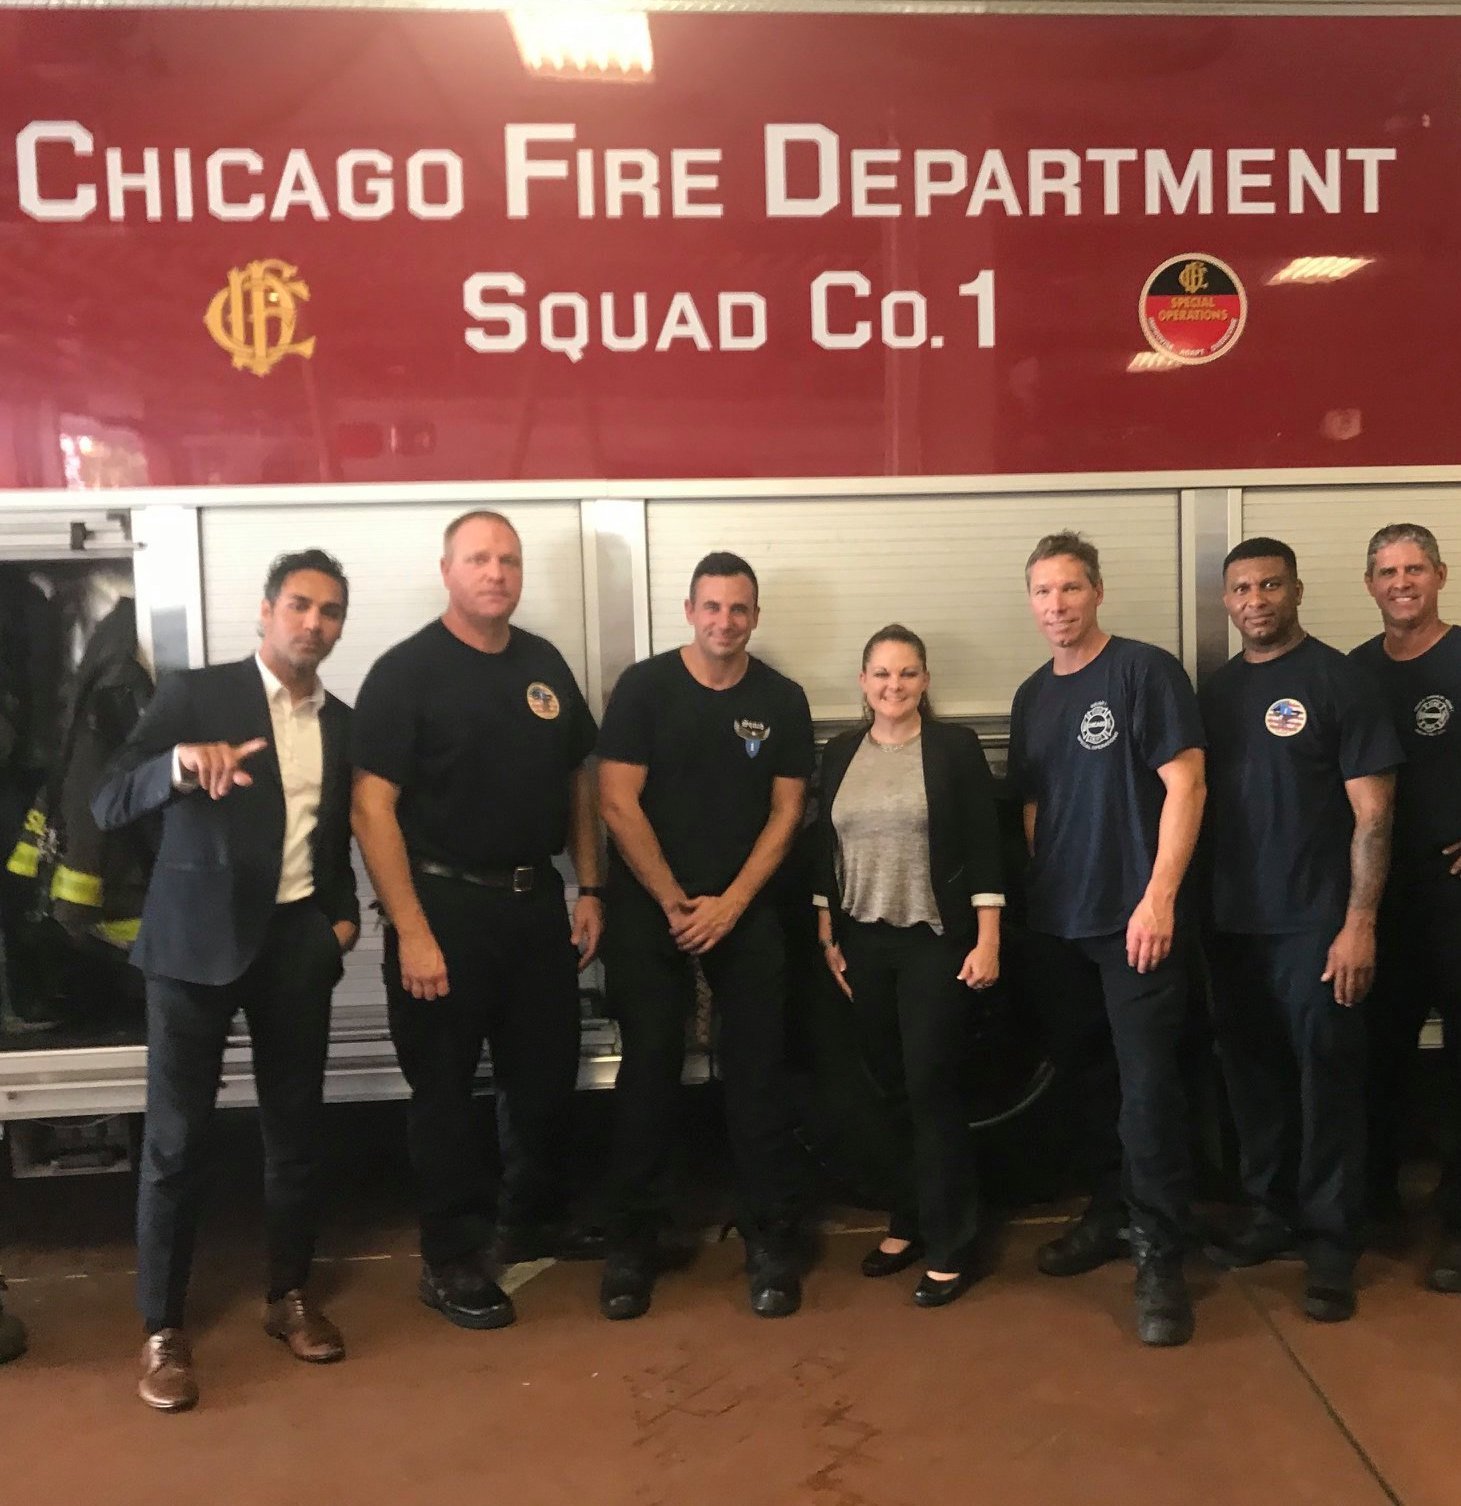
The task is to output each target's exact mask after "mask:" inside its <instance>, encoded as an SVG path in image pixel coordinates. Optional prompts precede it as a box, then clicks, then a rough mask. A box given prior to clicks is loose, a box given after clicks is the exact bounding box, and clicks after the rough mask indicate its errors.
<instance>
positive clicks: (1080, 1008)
mask: <svg viewBox="0 0 1461 1506" xmlns="http://www.w3.org/2000/svg"><path fill="white" fill-rule="evenodd" d="M1188 944H1189V943H1188V938H1187V936H1186V934H1185V932H1184V931H1183V930H1182V929H1180V928H1179V930H1178V933H1177V938H1176V941H1175V942H1174V944H1173V947H1172V951H1171V953H1170V955H1169V956H1168V957H1167V959H1166V960H1165V961H1164V962H1162V963H1161V964H1160V966H1158V967H1156V968H1155V969H1153V970H1152V971H1151V972H1148V973H1139V972H1137V970H1136V969H1135V968H1134V967H1132V966H1131V964H1130V963H1129V962H1127V960H1126V933H1125V932H1124V931H1118V932H1115V933H1113V934H1111V935H1109V936H1084V937H1077V938H1074V939H1065V938H1062V937H1058V936H1049V935H1043V934H1038V933H1035V934H1031V935H1030V936H1029V937H1028V938H1027V939H1026V941H1025V944H1024V945H1023V946H1022V947H1021V957H1020V962H1021V966H1022V967H1023V968H1025V969H1026V970H1027V977H1028V979H1029V991H1030V992H1031V994H1032V995H1033V996H1034V997H1035V998H1036V999H1037V1000H1038V1008H1039V1011H1040V1021H1041V1025H1042V1027H1043V1029H1044V1031H1045V1037H1046V1047H1047V1049H1048V1050H1049V1052H1050V1057H1051V1060H1052V1062H1053V1063H1054V1064H1055V1066H1056V1068H1057V1069H1058V1070H1059V1071H1060V1072H1061V1073H1062V1075H1063V1076H1064V1077H1065V1078H1066V1079H1067V1081H1068V1082H1070V1083H1071V1084H1072V1085H1073V1086H1074V1087H1075V1089H1076V1095H1075V1108H1076V1112H1077V1113H1078V1114H1079V1115H1080V1123H1079V1126H1078V1133H1079V1136H1080V1139H1079V1144H1080V1147H1081V1149H1080V1156H1081V1160H1082V1166H1081V1170H1082V1171H1084V1172H1085V1173H1086V1175H1087V1177H1088V1179H1089V1182H1090V1186H1091V1200H1092V1208H1093V1211H1097V1212H1100V1213H1102V1214H1105V1215H1107V1216H1110V1217H1112V1218H1115V1217H1118V1216H1119V1209H1120V1207H1121V1204H1122V1201H1123V1199H1124V1201H1125V1203H1126V1208H1127V1216H1128V1218H1129V1221H1130V1226H1131V1229H1132V1232H1133V1234H1134V1235H1135V1236H1137V1237H1139V1238H1140V1240H1141V1241H1142V1242H1143V1243H1144V1244H1145V1245H1146V1246H1148V1247H1149V1248H1150V1249H1151V1250H1152V1251H1153V1252H1154V1253H1157V1254H1176V1253H1179V1252H1180V1251H1181V1250H1182V1249H1183V1247H1184V1246H1185V1244H1186V1241H1187V1227H1188V1220H1189V1209H1190V1203H1191V1197H1192V1133H1191V1115H1190V1110H1189V1106H1188V1101H1187V1092H1186V1088H1185V1086H1184V1082H1183V1073H1182V1048H1183V1043H1184V1039H1185V1036H1186V1032H1187V968H1188Z"/></svg>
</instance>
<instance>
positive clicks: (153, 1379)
mask: <svg viewBox="0 0 1461 1506" xmlns="http://www.w3.org/2000/svg"><path fill="white" fill-rule="evenodd" d="M137 1394H138V1396H140V1397H141V1398H142V1400H143V1401H145V1402H146V1403H147V1405H148V1406H149V1407H156V1408H157V1410H158V1411H159V1412H186V1411H187V1410H188V1408H189V1407H194V1406H197V1404H198V1382H197V1380H196V1379H195V1378H194V1376H193V1351H192V1349H191V1348H190V1347H189V1345H188V1341H187V1338H186V1336H185V1335H184V1334H183V1331H182V1329H181V1328H162V1329H159V1330H158V1331H157V1332H156V1333H155V1334H153V1335H152V1337H151V1338H149V1339H148V1341H147V1342H146V1343H145V1344H144V1345H143V1346H142V1378H141V1379H140V1380H139V1381H138V1382H137Z"/></svg>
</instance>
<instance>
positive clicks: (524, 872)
mask: <svg viewBox="0 0 1461 1506" xmlns="http://www.w3.org/2000/svg"><path fill="white" fill-rule="evenodd" d="M411 866H412V867H413V868H414V869H415V870H416V872H417V873H424V874H426V875H427V876H428V877H430V878H444V879H455V880H456V882H457V883H459V884H475V885H476V886H477V887H478V888H479V889H506V890H508V891H509V892H510V893H512V894H531V893H532V892H533V887H534V885H535V884H536V883H537V882H538V872H539V867H538V865H537V864H535V863H528V864H525V865H524V866H523V867H521V868H487V869H481V868H453V867H452V866H451V864H449V863H434V862H431V861H429V860H425V859H421V860H418V861H417V862H415V863H413V864H412V865H411Z"/></svg>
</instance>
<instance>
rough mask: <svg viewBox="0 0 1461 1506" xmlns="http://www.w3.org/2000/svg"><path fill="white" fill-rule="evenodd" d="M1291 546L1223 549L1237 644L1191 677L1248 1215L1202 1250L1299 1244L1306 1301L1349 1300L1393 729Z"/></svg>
mask: <svg viewBox="0 0 1461 1506" xmlns="http://www.w3.org/2000/svg"><path fill="white" fill-rule="evenodd" d="M1303 595H1304V588H1303V584H1302V582H1301V581H1300V580H1299V577H1298V567H1297V564H1296V562H1295V560H1294V552H1293V550H1292V549H1290V548H1289V546H1288V545H1287V544H1284V543H1280V542H1279V541H1278V540H1277V539H1265V538H1258V539H1249V540H1248V541H1247V542H1246V543H1243V544H1239V545H1238V546H1237V548H1235V549H1234V550H1232V551H1231V552H1230V553H1229V555H1228V557H1227V559H1226V560H1225V561H1224V563H1223V605H1224V606H1225V607H1226V608H1227V610H1228V616H1229V617H1230V618H1231V619H1232V621H1233V625H1234V626H1235V627H1236V628H1237V629H1238V633H1239V635H1240V636H1241V638H1242V641H1243V651H1242V653H1241V654H1239V655H1237V656H1236V657H1235V658H1233V659H1230V660H1229V661H1228V663H1226V664H1224V665H1223V666H1222V668H1221V669H1219V670H1218V671H1217V672H1216V673H1215V674H1214V675H1212V677H1211V678H1210V679H1208V680H1206V681H1205V682H1204V683H1203V685H1202V687H1201V691H1200V693H1199V699H1200V702H1201V705H1202V717H1203V723H1204V725H1205V726H1206V729H1207V742H1208V786H1209V794H1208V805H1207V812H1208V821H1207V829H1206V831H1205V834H1204V837H1205V840H1204V870H1205V872H1206V873H1207V874H1208V875H1209V877H1210V884H1211V894H1210V899H1211V921H1212V931H1213V934H1212V936H1211V938H1210V945H1209V948H1208V960H1209V963H1210V965H1211V968H1212V990H1213V1010H1214V1025H1215V1031H1216V1035H1217V1042H1218V1051H1219V1055H1220V1057H1221V1060H1222V1065H1223V1075H1224V1077H1225V1079H1226V1081H1227V1086H1228V1099H1229V1102H1230V1103H1231V1105H1232V1110H1233V1119H1234V1121H1235V1123H1236V1125H1237V1129H1238V1141H1239V1149H1240V1152H1241V1161H1242V1175H1243V1187H1244V1191H1245V1192H1246V1194H1247V1196H1248V1198H1249V1200H1250V1201H1251V1203H1252V1212H1251V1217H1250V1220H1249V1222H1248V1223H1247V1225H1246V1226H1245V1227H1244V1228H1243V1229H1242V1230H1241V1232H1239V1233H1238V1234H1237V1235H1236V1236H1234V1237H1233V1238H1232V1239H1230V1240H1228V1241H1226V1242H1223V1243H1219V1244H1216V1245H1214V1246H1213V1247H1212V1248H1211V1249H1210V1251H1209V1253H1210V1254H1211V1256H1212V1258H1213V1259H1214V1260H1216V1261H1217V1262H1218V1263H1219V1264H1221V1265H1227V1266H1247V1265H1257V1264H1259V1263H1260V1262H1262V1261H1265V1260H1271V1259H1274V1258H1277V1257H1280V1256H1282V1255H1284V1254H1287V1253H1290V1252H1292V1251H1293V1250H1294V1249H1297V1250H1299V1251H1301V1252H1302V1254H1303V1257H1304V1261H1305V1264H1306V1266H1307V1268H1308V1275H1307V1284H1306V1287H1305V1293H1304V1311H1305V1312H1306V1313H1307V1314H1308V1315H1309V1317H1311V1318H1314V1319H1317V1320H1318V1321H1320V1322H1328V1323H1333V1322H1340V1321H1342V1320H1344V1319H1346V1318H1349V1317H1351V1316H1352V1315H1353V1313H1354V1308H1355V1298H1354V1265H1355V1260H1356V1257H1357V1256H1358V1253H1359V1247H1360V1234H1361V1224H1362V1220H1363V1214H1364V1155H1365V1021H1364V1015H1363V1012H1362V1011H1361V1010H1360V1009H1359V1008H1358V1006H1359V1005H1360V1004H1361V1002H1362V1001H1363V1000H1364V998H1365V995H1366V994H1367V993H1368V991H1369V987H1370V983H1371V980H1372V979H1373V977H1374V970H1375V915H1376V911H1377V910H1378V908H1379V903H1380V894H1381V891H1382V890H1383V888H1384V885H1385V872H1386V869H1387V867H1388V866H1389V859H1390V817H1391V805H1392V801H1393V797H1394V789H1395V774H1394V770H1395V768H1396V766H1397V765H1398V764H1399V763H1400V762H1401V761H1402V758H1403V755H1402V753H1401V751H1400V744H1399V742H1398V741H1397V739H1396V736H1395V732H1394V729H1393V728H1392V727H1391V725H1390V721H1389V718H1388V717H1387V715H1386V713H1385V707H1384V705H1383V703H1382V701H1381V699H1380V695H1379V690H1378V688H1377V687H1376V685H1375V683H1374V682H1373V681H1372V680H1371V678H1370V677H1369V675H1368V674H1366V673H1365V671H1364V670H1362V669H1361V668H1360V667H1359V666H1358V665H1356V664H1354V663H1353V662H1352V661H1350V660H1349V659H1347V658H1346V657H1345V656H1344V655H1343V654H1341V653H1339V652H1338V651H1337V650H1336V649H1332V648H1330V647H1329V646H1328V645H1327V644H1324V643H1320V642H1319V640H1318V639H1317V638H1311V637H1309V636H1308V635H1307V634H1306V633H1305V632H1304V630H1303V628H1302V627H1300V625H1299V604H1300V602H1301V601H1302V600H1303Z"/></svg>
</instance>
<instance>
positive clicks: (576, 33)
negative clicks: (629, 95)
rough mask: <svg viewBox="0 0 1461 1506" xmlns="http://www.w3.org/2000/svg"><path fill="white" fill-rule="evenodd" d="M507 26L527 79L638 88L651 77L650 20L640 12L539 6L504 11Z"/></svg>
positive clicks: (545, 2) (548, 1)
mask: <svg viewBox="0 0 1461 1506" xmlns="http://www.w3.org/2000/svg"><path fill="white" fill-rule="evenodd" d="M507 21H508V25H509V26H511V27H512V36H513V40H514V41H515V42H516V43H517V50H518V56H519V57H521V58H522V61H523V66H524V67H525V68H526V69H527V70H528V71H529V72H530V73H537V74H541V75H543V76H544V77H547V78H602V79H620V80H624V81H628V82H636V81H640V80H643V79H647V78H648V77H649V76H650V74H651V73H652V72H653V71H654V49H653V48H652V47H651V45H650V40H649V17H648V15H646V14H645V12H644V11H642V10H625V9H623V8H621V7H617V6H612V5H592V4H583V3H578V4H561V5H560V4H558V3H556V0H541V3H539V4H537V5H534V6H533V7H532V8H531V9H526V8H524V9H521V10H511V11H508V13H507Z"/></svg>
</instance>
